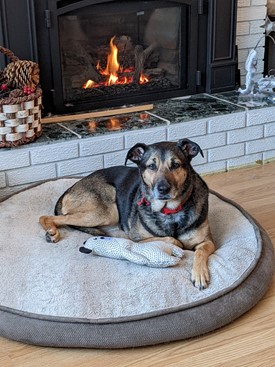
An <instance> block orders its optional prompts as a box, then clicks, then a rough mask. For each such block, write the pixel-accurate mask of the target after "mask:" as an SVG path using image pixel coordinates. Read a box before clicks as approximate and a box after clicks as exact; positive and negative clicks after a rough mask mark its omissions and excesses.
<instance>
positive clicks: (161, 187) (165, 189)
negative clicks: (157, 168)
mask: <svg viewBox="0 0 275 367" xmlns="http://www.w3.org/2000/svg"><path fill="white" fill-rule="evenodd" d="M157 189H158V192H159V193H160V194H161V195H167V194H168V193H169V191H170V189H171V186H170V185H169V183H168V182H163V181H162V182H160V183H159V184H158V185H157Z"/></svg>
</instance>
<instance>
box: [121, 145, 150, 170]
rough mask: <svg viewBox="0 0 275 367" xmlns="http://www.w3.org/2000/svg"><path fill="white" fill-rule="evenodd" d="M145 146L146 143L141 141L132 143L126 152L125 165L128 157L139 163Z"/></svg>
mask: <svg viewBox="0 0 275 367" xmlns="http://www.w3.org/2000/svg"><path fill="white" fill-rule="evenodd" d="M146 148H147V145H146V144H143V143H137V144H136V145H134V146H133V147H132V148H131V149H130V150H129V152H128V153H127V156H126V159H125V165H126V163H127V161H128V159H130V161H132V162H134V163H136V164H137V165H139V164H140V162H141V159H142V157H143V154H144V153H145V150H146Z"/></svg>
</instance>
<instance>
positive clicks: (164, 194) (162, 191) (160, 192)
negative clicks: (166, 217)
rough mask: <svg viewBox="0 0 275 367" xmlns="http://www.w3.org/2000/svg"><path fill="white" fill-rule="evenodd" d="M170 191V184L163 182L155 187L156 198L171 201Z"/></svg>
mask: <svg viewBox="0 0 275 367" xmlns="http://www.w3.org/2000/svg"><path fill="white" fill-rule="evenodd" d="M170 191H171V185H170V184H169V182H167V181H165V180H161V181H159V182H157V183H156V185H155V187H154V195H155V198H156V199H158V200H169V199H171V195H170Z"/></svg>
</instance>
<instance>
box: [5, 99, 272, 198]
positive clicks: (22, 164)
mask: <svg viewBox="0 0 275 367" xmlns="http://www.w3.org/2000/svg"><path fill="white" fill-rule="evenodd" d="M184 137H188V138H191V139H192V140H194V141H195V142H197V143H198V144H199V145H200V146H201V148H202V149H203V152H204V157H201V156H200V155H198V156H197V157H195V159H194V160H193V165H194V167H195V169H196V170H197V171H198V172H199V173H203V174H205V173H213V172H218V171H226V170H229V169H233V168H236V167H242V166H246V165H253V164H257V163H260V162H264V161H269V160H272V159H275V106H274V107H266V108H260V109H255V110H247V111H246V110H245V109H244V112H237V113H232V114H227V115H221V116H215V117H209V118H205V119H202V120H194V121H187V122H181V123H177V124H171V125H169V124H167V125H166V126H160V127H156V128H150V129H144V130H135V131H129V132H124V133H113V134H108V135H102V136H100V137H90V138H85V139H78V140H72V141H64V142H58V143H52V144H43V145H40V144H38V145H31V144H30V145H25V146H22V147H20V148H18V149H14V150H5V149H4V150H0V157H1V159H0V198H3V197H5V196H6V195H8V194H11V193H13V192H16V191H18V190H19V189H22V188H24V187H26V186H29V185H30V184H33V183H37V182H40V181H43V180H46V179H52V178H57V177H62V176H71V175H77V176H80V175H87V174H89V173H90V172H92V171H94V170H96V169H100V168H103V167H110V166H114V165H123V164H124V162H125V157H126V154H127V151H128V149H129V148H131V147H132V145H134V144H136V143H137V142H143V143H146V144H147V143H148V144H149V143H153V142H156V141H161V140H164V141H165V140H172V141H177V140H178V139H181V138H184Z"/></svg>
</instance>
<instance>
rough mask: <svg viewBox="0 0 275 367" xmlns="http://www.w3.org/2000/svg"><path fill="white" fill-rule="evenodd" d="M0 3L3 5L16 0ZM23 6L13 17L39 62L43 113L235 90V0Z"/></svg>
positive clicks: (77, 0)
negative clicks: (26, 33) (25, 29)
mask: <svg viewBox="0 0 275 367" xmlns="http://www.w3.org/2000/svg"><path fill="white" fill-rule="evenodd" d="M3 1H4V3H6V8H8V7H11V6H12V3H13V2H14V1H15V0H9V1H8V0H3ZM22 3H25V7H26V10H27V11H26V10H25V12H26V16H25V18H26V19H25V18H24V14H23V13H24V12H23V11H22V12H21V14H20V15H21V18H20V19H23V21H22V20H21V21H22V27H23V26H24V21H25V23H26V22H27V24H28V29H30V28H31V29H32V32H31V33H30V43H31V50H30V51H31V53H32V54H33V57H28V58H34V59H37V61H38V62H39V65H40V69H41V84H42V88H43V91H44V98H43V101H44V107H45V111H46V112H55V113H56V112H57V113H69V112H78V111H86V110H92V109H95V108H109V107H113V106H122V105H129V104H136V103H143V102H149V101H154V100H160V99H165V98H171V97H179V96H186V95H192V94H196V93H201V92H208V93H213V92H222V91H228V90H232V89H234V88H235V85H236V82H237V57H236V55H237V52H236V47H235V25H236V8H237V0H224V1H222V4H221V2H220V1H218V0H164V1H155V0H147V1H136V0H128V1H126V0H39V1H35V0H23V1H22ZM22 3H21V4H22ZM21 6H22V5H21ZM22 10H23V9H22ZM5 17H6V18H8V17H9V12H8V11H6V14H5ZM7 23H8V22H7ZM22 27H18V28H17V29H20V30H22ZM25 27H26V25H25ZM13 32H14V29H13ZM17 32H18V31H17ZM21 33H22V32H18V47H19V44H20V42H21V39H20V37H21ZM10 37H14V33H13V34H12V32H10ZM15 51H16V50H15ZM26 58H27V57H26Z"/></svg>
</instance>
